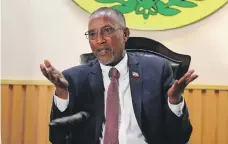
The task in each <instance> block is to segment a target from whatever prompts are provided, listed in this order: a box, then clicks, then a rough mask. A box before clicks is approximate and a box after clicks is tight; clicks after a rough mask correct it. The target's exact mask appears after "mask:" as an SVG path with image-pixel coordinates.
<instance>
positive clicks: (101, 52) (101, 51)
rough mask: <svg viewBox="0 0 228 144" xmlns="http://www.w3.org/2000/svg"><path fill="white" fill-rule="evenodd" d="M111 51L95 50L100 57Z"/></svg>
mask: <svg viewBox="0 0 228 144" xmlns="http://www.w3.org/2000/svg"><path fill="white" fill-rule="evenodd" d="M110 51H111V49H109V48H104V49H100V50H97V52H98V53H99V54H100V55H101V56H104V55H106V54H107V53H108V52H110Z"/></svg>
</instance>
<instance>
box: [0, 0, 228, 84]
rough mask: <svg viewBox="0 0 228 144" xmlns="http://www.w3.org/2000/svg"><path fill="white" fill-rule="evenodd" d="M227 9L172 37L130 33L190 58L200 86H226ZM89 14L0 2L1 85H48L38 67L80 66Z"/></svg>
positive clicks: (71, 7) (55, 2) (56, 0)
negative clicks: (13, 81)
mask: <svg viewBox="0 0 228 144" xmlns="http://www.w3.org/2000/svg"><path fill="white" fill-rule="evenodd" d="M227 13H228V5H226V6H225V7H223V8H222V9H220V10H219V11H218V12H216V13H215V14H213V15H212V16H210V17H207V18H206V19H204V20H202V21H200V22H197V23H195V24H192V25H190V26H187V27H184V28H180V29H175V30H169V31H161V32H158V31H157V32H155V31H136V30H132V31H131V36H145V37H149V38H153V39H155V40H158V41H160V42H162V43H163V44H165V45H166V46H168V47H169V48H170V49H171V50H173V51H176V52H179V53H184V54H189V55H191V56H192V63H191V68H194V69H195V70H196V72H197V73H198V74H199V75H200V77H199V78H198V80H197V81H195V83H197V84H224V85H228V59H227V56H228V39H227V37H228V15H227ZM88 16H89V14H88V13H87V12H85V11H83V10H82V9H80V8H79V7H78V6H77V5H76V4H75V3H74V2H72V1H71V0H48V1H47V0H33V1H32V0H20V1H13V0H2V79H23V80H24V79H45V78H44V77H43V76H42V74H41V72H40V70H39V64H40V63H42V62H43V60H44V59H49V60H50V61H51V62H52V63H53V65H54V66H55V67H56V68H59V69H60V70H63V69H66V68H68V67H71V66H73V65H78V64H79V55H80V54H81V53H85V52H90V47H89V44H88V41H87V39H86V38H85V37H84V32H85V31H86V30H87V21H88Z"/></svg>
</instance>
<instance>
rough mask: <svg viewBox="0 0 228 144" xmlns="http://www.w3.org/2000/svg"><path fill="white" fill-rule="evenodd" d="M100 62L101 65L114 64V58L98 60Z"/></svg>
mask: <svg viewBox="0 0 228 144" xmlns="http://www.w3.org/2000/svg"><path fill="white" fill-rule="evenodd" d="M100 62H101V63H102V64H103V65H112V63H114V58H111V59H109V60H101V59H100Z"/></svg>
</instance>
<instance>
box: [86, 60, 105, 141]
mask: <svg viewBox="0 0 228 144" xmlns="http://www.w3.org/2000/svg"><path fill="white" fill-rule="evenodd" d="M89 83H90V87H91V90H92V97H93V101H94V117H93V119H94V121H95V122H93V123H95V125H94V127H95V128H94V129H91V131H94V132H95V134H94V136H95V137H94V139H95V141H97V140H98V138H99V136H100V135H101V132H102V124H103V122H104V90H105V89H104V83H103V76H102V72H101V68H100V64H99V62H98V61H97V60H94V61H93V66H92V67H91V72H90V75H89Z"/></svg>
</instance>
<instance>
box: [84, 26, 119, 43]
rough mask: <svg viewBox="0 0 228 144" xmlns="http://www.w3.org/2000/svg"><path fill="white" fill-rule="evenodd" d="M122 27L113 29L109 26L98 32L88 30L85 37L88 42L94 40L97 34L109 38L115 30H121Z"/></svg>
mask: <svg viewBox="0 0 228 144" xmlns="http://www.w3.org/2000/svg"><path fill="white" fill-rule="evenodd" d="M122 28H123V27H119V28H113V27H110V26H106V27H103V28H102V29H99V30H90V31H87V32H86V33H85V36H86V38H87V39H89V40H95V39H96V38H97V36H98V33H99V34H100V35H102V36H104V37H110V36H111V35H112V34H113V33H114V32H115V31H116V30H118V29H122Z"/></svg>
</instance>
